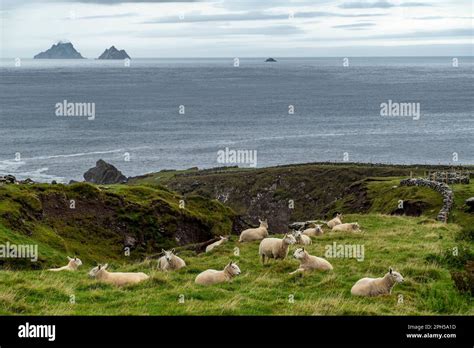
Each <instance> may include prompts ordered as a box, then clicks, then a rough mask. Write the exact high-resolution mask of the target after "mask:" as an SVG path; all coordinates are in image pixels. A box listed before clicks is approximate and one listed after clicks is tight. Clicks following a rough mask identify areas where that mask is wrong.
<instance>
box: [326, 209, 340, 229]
mask: <svg viewBox="0 0 474 348" xmlns="http://www.w3.org/2000/svg"><path fill="white" fill-rule="evenodd" d="M340 224H342V214H339V213H338V214H337V215H336V217H335V218H334V219H332V220H329V221H328V222H327V223H326V225H328V227H329V228H333V227H334V226H336V225H340Z"/></svg>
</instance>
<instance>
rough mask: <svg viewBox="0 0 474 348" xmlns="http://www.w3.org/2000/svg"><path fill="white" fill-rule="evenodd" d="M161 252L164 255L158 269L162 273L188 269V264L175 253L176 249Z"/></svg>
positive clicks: (160, 259)
mask: <svg viewBox="0 0 474 348" xmlns="http://www.w3.org/2000/svg"><path fill="white" fill-rule="evenodd" d="M161 252H162V253H163V254H164V255H163V256H162V257H160V258H159V259H158V268H159V269H161V270H162V271H176V270H178V269H180V268H183V267H186V262H184V260H183V259H182V258H180V257H178V256H177V255H176V254H175V253H174V249H172V250H164V249H161Z"/></svg>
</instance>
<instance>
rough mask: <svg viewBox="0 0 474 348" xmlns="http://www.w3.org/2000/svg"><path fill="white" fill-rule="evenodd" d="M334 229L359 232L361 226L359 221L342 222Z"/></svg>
mask: <svg viewBox="0 0 474 348" xmlns="http://www.w3.org/2000/svg"><path fill="white" fill-rule="evenodd" d="M332 230H333V231H344V232H359V231H360V226H359V224H358V223H357V222H353V223H350V224H340V225H336V226H334V227H333V228H332Z"/></svg>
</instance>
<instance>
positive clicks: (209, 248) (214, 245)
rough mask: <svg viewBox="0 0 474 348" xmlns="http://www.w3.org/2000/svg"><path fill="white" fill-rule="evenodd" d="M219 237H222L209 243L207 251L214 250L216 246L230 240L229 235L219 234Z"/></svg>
mask: <svg viewBox="0 0 474 348" xmlns="http://www.w3.org/2000/svg"><path fill="white" fill-rule="evenodd" d="M219 238H220V240H218V241H217V242H214V243H212V244H209V245H208V246H207V247H206V253H208V252H210V251H212V250H213V249H214V248H216V247H218V246H219V245H222V244H224V243H225V242H227V241H228V240H229V237H223V236H219Z"/></svg>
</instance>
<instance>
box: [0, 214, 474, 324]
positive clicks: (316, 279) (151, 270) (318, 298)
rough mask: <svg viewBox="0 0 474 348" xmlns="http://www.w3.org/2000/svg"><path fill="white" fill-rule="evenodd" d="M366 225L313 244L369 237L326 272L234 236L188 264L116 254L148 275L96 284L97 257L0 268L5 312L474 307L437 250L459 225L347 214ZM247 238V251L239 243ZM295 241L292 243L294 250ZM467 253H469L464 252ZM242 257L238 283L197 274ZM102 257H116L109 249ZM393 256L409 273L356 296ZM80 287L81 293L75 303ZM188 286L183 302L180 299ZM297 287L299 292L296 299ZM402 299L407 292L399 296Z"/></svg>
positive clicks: (0, 310)
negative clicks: (61, 269)
mask: <svg viewBox="0 0 474 348" xmlns="http://www.w3.org/2000/svg"><path fill="white" fill-rule="evenodd" d="M347 219H348V220H350V221H359V223H360V224H361V225H362V226H363V233H361V234H348V233H336V232H329V233H326V234H325V235H323V236H322V237H320V238H317V239H315V240H314V242H313V244H312V245H311V246H309V247H308V248H307V249H308V250H309V251H310V253H311V254H314V255H318V256H324V252H325V246H326V245H332V243H334V242H335V243H338V244H360V245H364V248H365V255H364V256H365V258H364V260H363V261H361V262H359V261H357V260H355V259H345V258H336V259H329V261H330V262H331V263H332V264H333V266H334V270H333V271H332V272H329V273H317V272H315V273H311V274H306V275H304V276H301V275H289V274H288V273H289V272H291V271H293V270H295V269H296V268H297V265H298V262H297V261H296V260H295V259H292V258H289V259H287V260H284V261H273V262H271V264H269V265H266V266H262V265H260V264H259V263H258V255H257V251H258V244H259V243H258V242H254V243H250V244H243V245H240V244H238V243H237V242H236V238H235V237H233V239H232V240H231V241H230V242H229V243H227V244H225V245H224V246H223V247H222V248H221V249H218V250H215V251H213V252H212V253H210V254H201V255H196V254H195V253H194V252H191V251H186V252H183V253H182V254H181V255H180V256H181V257H183V258H184V259H185V260H186V262H187V263H188V267H187V268H185V269H182V270H180V271H178V272H175V273H163V272H160V271H157V270H156V261H155V260H153V261H150V262H142V263H124V262H122V261H119V260H117V261H112V262H110V266H109V268H111V269H112V270H115V271H124V270H126V271H144V272H146V273H148V274H150V275H151V279H149V280H148V281H146V282H145V283H142V284H139V285H134V286H130V287H125V288H116V287H113V286H110V285H104V284H99V283H97V282H96V281H95V280H93V279H89V278H88V276H87V272H88V270H89V269H90V268H91V267H92V266H94V264H93V263H91V262H87V263H86V264H85V265H84V266H83V267H82V269H81V270H80V271H78V272H76V273H62V274H58V273H48V272H47V271H21V272H13V271H0V314H41V315H44V314H51V315H71V314H75V315H78V314H85V315H93V314H100V315H119V314H121V315H128V314H136V315H142V314H145V315H146V314H154V315H242V314H249V315H314V314H321V315H336V314H342V315H355V314H362V315H375V314H378V315H407V314H413V315H436V314H469V315H472V314H474V311H473V306H472V298H471V297H470V296H469V295H467V294H462V293H459V292H458V291H457V290H456V289H455V287H454V285H453V282H452V280H451V276H450V273H449V271H448V269H447V268H445V265H444V264H443V263H439V262H440V260H439V259H438V258H437V256H438V255H442V254H444V253H445V252H446V251H450V250H451V249H452V248H453V247H454V246H457V245H458V243H457V242H456V241H455V235H456V234H457V233H458V232H459V229H460V228H459V227H458V226H457V225H454V224H448V225H445V224H440V223H437V222H435V221H433V220H430V219H426V218H423V217H422V218H407V217H390V216H383V215H378V214H370V215H350V216H347ZM236 246H237V247H239V248H240V256H235V255H234V248H235V247H236ZM294 249H295V247H293V248H292V250H294ZM461 257H466V255H461ZM229 260H235V261H237V262H238V264H239V266H240V268H241V270H242V274H241V275H240V276H238V277H236V278H235V279H234V280H233V281H232V282H231V283H227V284H222V285H217V286H212V287H202V286H198V285H196V284H194V278H195V277H196V275H197V274H198V273H200V272H201V271H203V270H205V269H208V268H216V269H221V268H223V266H224V265H225V264H226V263H228V262H229ZM97 261H103V262H105V261H110V260H108V259H107V258H102V259H98V260H97ZM389 266H392V267H394V268H395V269H396V270H398V271H400V272H401V273H402V275H403V276H404V277H405V283H403V284H401V285H397V286H396V287H395V288H394V291H393V294H392V295H391V296H384V297H378V298H357V297H353V296H351V295H350V288H351V287H352V285H353V284H354V282H355V281H357V280H358V279H360V278H362V277H366V276H370V277H379V276H383V275H384V274H385V273H386V271H387V269H388V267H389ZM71 295H74V297H75V298H74V300H75V303H71V301H70V300H71ZM181 295H183V296H184V297H181V298H184V303H180V302H179V299H180V296H181ZM291 296H293V298H294V302H293V303H292V302H291V301H290V297H291ZM401 299H402V300H401Z"/></svg>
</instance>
